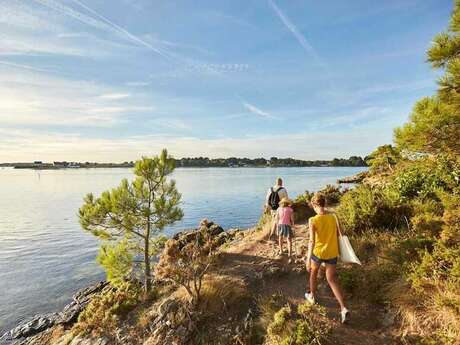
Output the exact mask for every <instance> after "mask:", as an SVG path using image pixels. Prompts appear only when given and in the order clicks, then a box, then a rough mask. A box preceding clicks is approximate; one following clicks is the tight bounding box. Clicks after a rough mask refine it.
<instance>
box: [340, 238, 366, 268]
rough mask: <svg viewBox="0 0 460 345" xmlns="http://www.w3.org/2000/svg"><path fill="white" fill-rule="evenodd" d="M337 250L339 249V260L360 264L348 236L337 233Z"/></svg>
mask: <svg viewBox="0 0 460 345" xmlns="http://www.w3.org/2000/svg"><path fill="white" fill-rule="evenodd" d="M339 250H340V260H341V261H342V262H343V263H346V264H358V265H361V261H359V259H358V257H357V256H356V254H355V251H354V250H353V247H352V246H351V243H350V240H349V239H348V236H342V235H339Z"/></svg>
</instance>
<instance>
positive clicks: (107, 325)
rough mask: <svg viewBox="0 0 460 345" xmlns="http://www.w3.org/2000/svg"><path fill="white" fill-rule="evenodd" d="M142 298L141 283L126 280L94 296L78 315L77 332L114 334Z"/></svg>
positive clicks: (96, 334)
mask: <svg viewBox="0 0 460 345" xmlns="http://www.w3.org/2000/svg"><path fill="white" fill-rule="evenodd" d="M140 298H141V288H140V286H139V285H136V284H133V283H130V282H124V283H122V284H119V285H118V286H117V287H110V288H109V289H106V290H104V291H103V292H102V293H101V294H100V295H97V296H96V297H94V298H93V299H92V300H91V302H90V303H89V304H88V305H87V306H86V308H85V309H84V310H83V311H82V312H81V313H80V315H79V316H78V322H77V323H76V324H75V326H74V328H73V330H74V332H75V333H83V334H92V335H95V336H98V335H102V334H105V335H112V334H113V332H114V331H115V330H116V329H117V327H118V326H119V324H120V321H122V320H123V319H124V318H125V317H126V315H127V314H128V313H129V312H130V311H131V310H133V309H134V307H136V305H137V304H138V303H139V301H140Z"/></svg>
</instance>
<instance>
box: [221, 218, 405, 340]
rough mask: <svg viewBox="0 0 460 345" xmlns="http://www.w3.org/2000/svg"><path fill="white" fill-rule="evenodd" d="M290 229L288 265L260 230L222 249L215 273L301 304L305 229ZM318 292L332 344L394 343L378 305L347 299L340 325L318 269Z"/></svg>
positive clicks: (304, 284)
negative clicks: (347, 317)
mask: <svg viewBox="0 0 460 345" xmlns="http://www.w3.org/2000/svg"><path fill="white" fill-rule="evenodd" d="M294 231H295V235H296V237H295V240H294V243H293V251H294V256H295V257H297V259H296V260H295V262H293V263H291V264H289V263H288V260H287V255H284V256H282V257H280V256H279V255H278V253H277V250H278V248H277V246H276V244H275V243H274V242H271V241H267V240H266V239H265V234H264V233H262V232H251V233H249V234H248V235H247V236H246V237H245V238H244V240H242V241H240V242H239V243H235V244H232V245H231V246H230V247H229V248H228V249H225V250H224V251H223V252H222V255H221V263H220V265H219V274H221V275H228V276H233V277H236V278H238V279H242V280H243V281H244V282H245V284H246V286H247V288H248V290H249V292H250V293H251V295H252V296H269V295H272V294H274V293H281V294H283V295H284V296H285V297H286V298H287V300H288V301H289V302H290V303H292V304H296V305H298V304H300V303H303V302H304V301H305V300H304V293H305V291H306V289H307V272H306V270H305V266H304V263H303V260H302V259H301V257H302V254H303V253H302V251H304V250H305V249H306V245H307V232H306V228H305V226H304V225H297V226H296V227H295V229H294ZM267 273H268V274H267ZM318 293H319V296H318V303H319V304H320V305H322V306H324V307H325V308H326V310H327V315H328V317H329V318H330V322H331V324H332V326H333V327H332V328H333V333H332V338H333V339H334V341H333V343H334V344H359V345H366V344H377V345H379V344H397V342H396V341H394V340H392V338H391V336H390V330H389V329H385V328H384V327H383V326H382V324H381V320H382V318H383V310H382V309H381V308H380V307H378V306H374V305H370V304H366V303H360V302H359V301H357V300H356V299H354V300H353V299H348V300H347V304H348V306H349V309H350V310H351V319H350V321H349V323H348V324H346V325H342V324H341V323H340V321H339V307H338V304H337V302H336V300H335V299H334V297H333V295H332V292H331V290H330V289H329V287H328V286H327V282H326V281H325V278H324V275H323V274H321V272H320V278H319V288H318Z"/></svg>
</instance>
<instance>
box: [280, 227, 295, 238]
mask: <svg viewBox="0 0 460 345" xmlns="http://www.w3.org/2000/svg"><path fill="white" fill-rule="evenodd" d="M278 235H279V236H283V237H287V238H291V237H292V228H291V226H290V225H288V224H278Z"/></svg>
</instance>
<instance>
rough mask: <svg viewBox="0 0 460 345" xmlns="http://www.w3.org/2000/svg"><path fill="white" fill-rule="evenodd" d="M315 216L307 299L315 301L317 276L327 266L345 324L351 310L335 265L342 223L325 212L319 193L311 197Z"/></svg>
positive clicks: (312, 228) (310, 244) (313, 218)
mask: <svg viewBox="0 0 460 345" xmlns="http://www.w3.org/2000/svg"><path fill="white" fill-rule="evenodd" d="M311 203H312V206H313V209H314V210H315V212H316V216H314V217H312V218H310V220H309V223H308V226H309V233H310V236H309V242H308V256H307V271H308V272H310V292H307V293H306V294H305V298H306V299H307V300H308V301H309V302H310V303H315V299H316V289H317V276H318V271H319V268H320V267H321V264H323V263H324V264H325V266H326V279H327V282H328V283H329V286H330V287H331V289H332V292H333V293H334V296H335V298H336V299H337V301H338V302H339V304H340V314H341V318H342V323H344V322H346V321H347V318H348V317H349V314H350V312H349V311H348V309H347V308H346V307H345V302H344V300H343V293H342V289H341V288H340V285H339V282H338V281H337V273H336V265H337V258H338V256H339V243H338V242H339V241H338V235H339V232H340V228H339V222H338V221H337V218H336V216H335V215H334V214H333V213H329V212H327V211H326V209H325V206H326V198H325V197H324V195H323V194H320V193H316V194H315V195H314V196H313V198H312V200H311Z"/></svg>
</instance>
